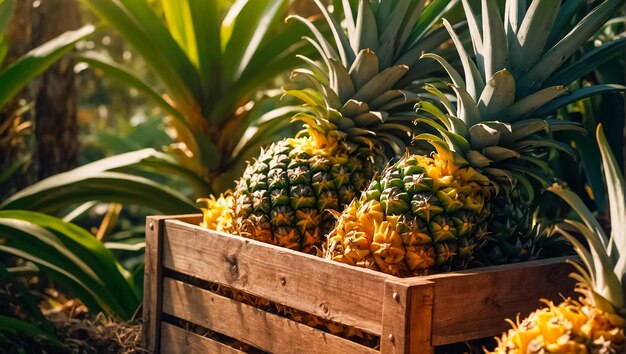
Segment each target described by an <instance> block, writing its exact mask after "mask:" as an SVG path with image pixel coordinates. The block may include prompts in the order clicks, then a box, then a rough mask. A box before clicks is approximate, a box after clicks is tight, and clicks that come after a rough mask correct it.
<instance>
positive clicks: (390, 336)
mask: <svg viewBox="0 0 626 354" xmlns="http://www.w3.org/2000/svg"><path fill="white" fill-rule="evenodd" d="M388 338H389V341H390V342H391V343H393V342H394V341H395V340H396V338H395V337H394V336H393V334H390V335H389V337H388Z"/></svg>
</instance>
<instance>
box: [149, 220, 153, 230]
mask: <svg viewBox="0 0 626 354" xmlns="http://www.w3.org/2000/svg"><path fill="white" fill-rule="evenodd" d="M149 227H150V230H154V222H152V221H151V222H150V225H149Z"/></svg>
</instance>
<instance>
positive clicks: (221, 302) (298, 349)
mask: <svg viewBox="0 0 626 354" xmlns="http://www.w3.org/2000/svg"><path fill="white" fill-rule="evenodd" d="M163 311H164V312H165V313H167V314H169V315H171V316H174V317H177V318H181V319H184V320H186V321H189V322H191V323H195V324H197V325H199V326H203V327H206V328H209V329H211V330H214V331H216V332H219V333H222V334H224V335H226V336H229V337H233V338H236V339H238V340H240V341H242V342H244V343H247V344H250V345H252V346H254V347H256V348H259V349H262V350H265V351H268V352H271V353H305V352H306V353H312V354H315V353H319V354H322V353H324V354H325V353H342V354H351V353H354V354H356V353H370V354H374V353H378V352H377V351H375V350H373V349H370V348H367V347H364V346H362V345H359V344H357V343H354V342H351V341H349V340H346V339H343V338H340V337H337V336H334V335H332V334H329V333H325V332H323V331H320V330H317V329H314V328H312V327H308V326H306V325H304V324H300V323H297V322H295V321H292V320H289V319H286V318H283V317H280V316H277V315H274V314H271V313H268V312H265V311H263V310H260V309H257V308H255V307H252V306H249V305H245V304H243V303H240V302H237V301H235V300H232V299H229V298H225V297H223V296H220V295H217V294H215V293H213V292H210V291H207V290H203V289H200V288H197V287H194V286H193V285H190V284H187V283H183V282H181V281H178V280H174V279H170V278H165V280H164V283H163Z"/></svg>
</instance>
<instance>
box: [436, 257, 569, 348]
mask: <svg viewBox="0 0 626 354" xmlns="http://www.w3.org/2000/svg"><path fill="white" fill-rule="evenodd" d="M572 271H573V267H572V266H571V265H569V264H567V263H564V261H563V260H562V259H558V260H545V261H537V262H526V263H518V264H515V265H506V266H503V267H489V269H483V270H478V269H477V270H476V271H475V272H470V271H467V272H463V273H453V274H448V275H439V276H437V277H431V278H429V279H431V280H433V281H434V282H435V303H434V308H433V330H432V343H433V345H443V344H449V343H455V342H461V341H465V340H469V339H475V338H482V337H488V336H493V335H497V334H500V333H502V331H504V330H506V329H507V328H509V325H508V324H507V323H506V322H505V321H504V320H505V318H512V319H513V318H515V316H517V314H518V313H520V314H521V315H522V316H526V315H528V314H529V313H530V312H532V311H534V310H536V309H537V308H539V307H540V306H541V303H540V302H539V299H541V298H546V299H550V300H560V299H561V295H560V294H563V295H565V296H568V295H572V294H573V289H574V285H575V284H574V283H575V282H574V281H573V280H572V279H571V278H569V276H568V274H569V273H571V272H572Z"/></svg>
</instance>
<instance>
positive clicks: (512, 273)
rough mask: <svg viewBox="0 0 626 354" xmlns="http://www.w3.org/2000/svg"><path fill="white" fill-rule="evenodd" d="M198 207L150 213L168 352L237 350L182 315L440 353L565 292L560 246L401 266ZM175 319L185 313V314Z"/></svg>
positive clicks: (148, 323) (150, 244)
mask: <svg viewBox="0 0 626 354" xmlns="http://www.w3.org/2000/svg"><path fill="white" fill-rule="evenodd" d="M200 218H201V216H200V215H185V216H168V217H160V216H157V217H149V218H148V220H147V233H146V241H147V244H146V268H145V294H144V314H143V319H144V344H145V345H146V348H147V349H148V350H149V351H150V352H152V353H155V352H162V353H238V352H239V351H238V350H236V349H234V348H231V347H229V346H226V345H224V344H222V343H219V342H217V341H214V340H211V339H209V338H207V337H203V336H201V335H198V334H195V333H193V332H191V331H187V330H186V329H185V328H184V327H181V326H177V325H176V324H175V323H176V321H172V319H182V320H184V321H186V322H188V323H193V324H195V325H198V326H201V327H203V328H207V329H210V330H212V331H214V332H218V333H220V334H222V335H225V336H228V337H232V338H235V339H237V340H239V341H241V342H243V343H246V344H249V345H251V346H253V347H256V348H259V349H261V350H263V351H266V352H272V353H305V352H306V353H344V354H348V353H379V352H380V353H433V352H434V347H435V346H439V345H444V344H449V343H456V342H462V341H467V340H471V339H476V338H482V337H487V336H493V335H496V334H498V333H501V332H502V331H503V330H505V329H506V328H508V325H507V324H506V323H505V322H504V319H505V318H514V317H515V316H516V314H517V313H521V314H522V315H526V314H528V313H529V312H531V311H532V310H534V309H536V308H537V307H538V306H539V305H540V303H539V301H538V299H540V298H548V299H552V300H558V299H559V298H560V297H559V294H565V295H569V294H571V291H572V289H573V285H574V282H573V281H572V280H571V279H570V278H569V277H568V276H567V275H568V273H570V272H571V271H572V268H571V266H570V265H568V264H566V263H565V260H564V259H563V258H557V259H546V260H541V261H533V262H526V263H519V264H511V265H505V266H496V267H485V268H479V269H471V270H467V271H462V272H453V273H446V274H438V275H432V276H424V277H412V278H397V277H394V276H390V275H387V274H383V273H379V272H374V271H371V270H367V269H361V268H356V267H351V266H348V265H345V264H341V263H337V262H331V261H327V260H325V259H321V258H317V257H314V256H311V255H307V254H303V253H299V252H294V251H291V250H287V249H284V248H280V247H276V246H272V245H268V244H264V243H261V242H256V241H254V240H248V239H244V238H241V237H236V236H231V235H227V234H221V233H217V232H214V231H210V230H206V229H203V228H201V227H199V226H196V225H197V224H198V223H199V221H200ZM180 274H182V275H184V276H187V277H189V276H191V277H194V278H196V279H201V280H204V281H208V282H212V283H217V284H221V285H225V286H228V287H231V288H233V289H238V290H241V291H243V292H246V293H249V294H252V295H255V296H258V297H261V298H264V299H268V300H270V301H273V302H275V303H280V304H282V305H284V306H288V307H291V308H294V309H297V310H301V311H304V312H307V313H310V314H314V315H316V316H319V317H321V318H324V319H328V320H331V321H334V322H338V323H341V324H344V325H346V326H353V327H356V328H359V329H361V330H364V331H366V332H369V333H372V334H375V335H378V336H380V350H374V349H371V348H368V347H365V346H363V345H360V344H358V343H355V342H353V341H350V340H348V339H344V338H341V337H338V336H335V335H332V334H329V333H326V332H324V331H321V330H318V329H315V328H312V327H308V326H306V325H304V324H301V323H297V322H294V321H292V320H290V319H287V318H285V317H281V316H278V315H275V314H272V313H269V312H265V311H263V310H260V309H257V308H255V307H252V306H249V305H246V304H244V303H241V302H237V301H235V300H232V299H229V298H226V297H223V296H220V295H218V294H216V293H214V292H211V291H208V290H206V289H203V288H201V287H198V286H196V285H193V284H192V283H190V282H185V281H181V280H180V279H184V277H183V278H181V277H178V276H173V275H180ZM178 322H180V321H178Z"/></svg>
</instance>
